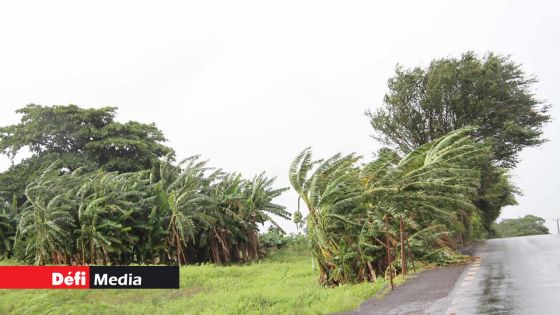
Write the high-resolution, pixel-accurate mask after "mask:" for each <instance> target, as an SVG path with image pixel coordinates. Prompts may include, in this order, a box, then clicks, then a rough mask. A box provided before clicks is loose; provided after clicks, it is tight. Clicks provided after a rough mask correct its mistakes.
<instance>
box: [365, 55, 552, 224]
mask: <svg viewBox="0 0 560 315" xmlns="http://www.w3.org/2000/svg"><path fill="white" fill-rule="evenodd" d="M536 82H537V80H536V79H535V78H534V77H530V76H527V75H526V74H525V73H524V72H523V70H522V69H521V66H520V65H519V64H516V63H515V62H513V61H512V60H511V59H510V58H509V57H506V56H501V55H497V54H492V53H490V54H488V55H486V56H485V57H483V58H478V57H477V55H476V54H474V53H473V52H467V53H465V54H463V55H462V56H461V57H460V58H443V59H438V60H434V61H432V62H431V63H430V65H429V66H428V67H426V68H421V67H416V68H413V69H403V68H402V67H400V66H398V67H397V69H396V73H395V76H394V77H392V78H391V79H389V82H388V85H389V92H388V93H387V94H386V95H385V98H384V103H383V107H382V108H380V109H378V110H377V111H375V112H367V113H366V114H367V116H368V117H369V119H370V123H371V125H372V127H373V128H374V129H375V131H376V134H375V135H374V138H375V139H377V140H379V141H381V142H383V143H385V144H387V145H390V146H392V147H394V148H397V149H398V150H399V151H401V152H405V153H407V152H411V151H412V150H415V149H416V148H418V147H420V146H422V145H424V144H426V143H428V142H430V141H432V140H434V139H437V138H439V137H441V136H443V135H445V134H447V133H449V132H451V131H453V130H457V129H459V128H462V127H465V126H469V125H471V126H477V128H476V129H474V130H473V137H474V139H475V140H476V141H477V142H484V143H488V144H490V145H491V152H492V154H491V155H489V157H488V159H486V160H483V161H481V162H480V163H481V165H480V166H479V167H480V169H481V170H482V177H481V183H480V189H479V192H478V194H477V195H476V196H474V197H473V199H472V202H473V203H474V204H475V205H476V206H477V207H478V209H479V210H480V216H481V219H482V223H483V226H484V228H485V229H486V231H487V232H489V231H490V226H491V224H492V222H494V221H495V220H496V218H498V216H499V215H500V211H501V209H502V208H503V207H505V206H508V205H514V204H516V201H515V194H519V193H520V192H519V190H518V189H517V188H516V187H515V186H514V185H513V184H511V182H510V180H509V177H508V175H507V173H506V171H505V170H506V169H508V168H513V167H515V165H516V164H517V162H518V161H519V159H518V154H519V152H520V151H521V150H522V149H523V148H525V147H530V146H537V145H540V144H541V143H543V142H544V141H545V140H544V139H543V138H542V128H543V126H544V124H545V123H547V122H549V121H550V116H549V115H548V109H549V106H548V105H546V104H544V102H542V101H540V100H538V99H536V98H535V95H534V94H533V92H532V89H533V85H534V84H535V83H536ZM466 223H468V222H466ZM465 228H467V229H468V226H465Z"/></svg>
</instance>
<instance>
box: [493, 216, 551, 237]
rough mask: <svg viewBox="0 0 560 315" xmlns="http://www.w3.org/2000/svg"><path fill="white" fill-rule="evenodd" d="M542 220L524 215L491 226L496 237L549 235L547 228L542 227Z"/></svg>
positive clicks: (543, 221)
mask: <svg viewBox="0 0 560 315" xmlns="http://www.w3.org/2000/svg"><path fill="white" fill-rule="evenodd" d="M544 223H545V220H544V219H543V218H540V217H537V216H534V215H530V214H529V215H526V216H524V217H523V218H518V219H505V220H502V221H501V222H500V223H496V224H494V225H493V226H492V228H493V229H494V231H495V233H496V237H514V236H526V235H541V234H549V233H550V232H549V231H548V228H547V227H546V226H544Z"/></svg>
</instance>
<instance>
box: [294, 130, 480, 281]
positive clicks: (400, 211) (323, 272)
mask: <svg viewBox="0 0 560 315" xmlns="http://www.w3.org/2000/svg"><path fill="white" fill-rule="evenodd" d="M469 132H471V129H470V128H464V129H461V130H458V131H456V132H453V133H450V134H449V135H446V136H444V137H442V138H440V139H437V140H435V141H432V142H429V143H428V144H426V145H424V146H422V147H420V148H418V149H416V150H414V151H412V152H411V153H409V154H407V155H406V156H404V157H402V158H401V157H399V156H398V154H397V153H395V152H392V151H390V150H383V151H382V152H381V153H380V154H379V157H378V158H377V159H376V160H374V161H372V162H370V163H367V164H366V165H364V166H362V167H360V166H358V165H357V162H358V160H359V157H357V156H356V155H354V154H350V155H346V156H343V155H341V154H337V155H335V156H333V157H331V158H329V159H327V160H324V161H322V160H317V161H314V160H313V159H312V154H311V151H310V149H309V148H307V149H305V150H304V151H303V152H302V153H300V154H299V155H298V156H297V157H296V158H295V160H294V161H293V163H292V165H291V168H290V183H291V185H292V187H293V188H294V189H295V190H296V192H297V193H298V194H299V196H300V198H301V200H302V201H303V202H304V204H305V205H306V206H307V208H308V210H309V214H308V216H307V233H308V236H309V238H310V241H311V243H312V253H313V257H314V259H315V260H316V262H317V264H318V267H319V272H320V281H321V283H324V284H329V285H333V284H334V285H336V284H340V283H348V282H357V281H364V280H375V278H376V277H377V274H379V273H385V272H386V269H387V267H389V265H388V262H387V255H386V254H385V253H386V252H387V244H388V246H389V248H388V252H389V253H391V251H393V250H394V249H395V247H398V246H400V247H401V252H403V251H404V250H405V248H404V238H403V237H406V238H407V239H409V238H410V239H411V241H412V239H413V238H417V240H415V244H413V245H417V246H416V247H417V248H415V250H417V251H423V252H427V253H428V254H430V253H432V254H433V250H434V249H440V248H449V247H453V246H454V244H453V242H452V239H451V235H452V234H453V233H454V232H458V231H461V225H460V224H459V223H460V221H459V217H460V215H461V214H462V213H464V212H466V211H469V210H472V209H474V205H473V204H472V202H471V201H470V199H471V196H472V195H473V194H475V193H476V190H477V188H478V185H479V183H480V170H479V168H478V167H477V165H478V163H479V160H480V159H481V158H482V157H484V156H485V155H486V154H488V153H487V149H486V148H485V147H484V146H482V145H479V144H476V143H474V141H473V140H472V139H471V138H470V137H469V135H468V134H469ZM401 224H402V225H401ZM427 230H431V232H430V233H426V232H427ZM405 234H406V236H405ZM408 235H411V236H410V237H408ZM401 236H402V237H401ZM384 238H385V239H386V241H382V239H384ZM399 238H400V239H401V242H400V244H399V241H398V239H399ZM419 245H421V246H422V247H424V249H421V250H420V249H419V247H420V246H419ZM405 256H406V255H402V256H401V257H405ZM405 261H406V258H405V260H404V261H403V260H402V258H401V261H400V262H399V264H400V268H401V271H402V270H403V268H404V267H403V266H404V265H405Z"/></svg>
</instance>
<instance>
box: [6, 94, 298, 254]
mask: <svg viewBox="0 0 560 315" xmlns="http://www.w3.org/2000/svg"><path fill="white" fill-rule="evenodd" d="M20 112H21V113H23V114H24V115H23V117H22V122H21V124H18V125H14V126H9V127H4V128H2V129H1V131H2V137H1V138H0V147H2V148H3V150H4V151H5V152H8V154H9V155H10V156H13V155H15V154H16V153H17V152H18V151H19V150H20V149H21V147H22V146H27V147H29V148H30V150H31V152H32V153H33V154H32V156H31V157H30V158H27V159H25V160H23V161H22V162H20V163H19V164H16V165H14V166H12V167H11V168H10V169H9V170H8V171H7V172H5V173H4V174H2V175H1V176H0V184H4V185H5V186H3V187H4V188H5V189H6V190H5V191H3V194H4V198H5V199H4V201H3V203H2V204H1V205H0V236H2V240H1V242H0V257H5V258H12V257H13V258H15V259H17V260H19V261H22V262H26V263H30V264H35V265H44V264H104V265H106V264H119V265H127V264H133V263H134V264H171V265H184V264H187V263H199V262H213V263H217V264H227V263H232V262H245V261H251V260H255V259H258V258H260V255H261V253H260V251H259V237H258V235H259V225H260V224H262V223H264V222H271V223H272V224H276V223H275V222H274V221H273V219H272V218H271V216H270V215H276V216H278V217H283V218H290V213H289V212H287V211H286V210H285V209H284V207H283V206H280V205H278V204H275V203H273V199H274V198H275V197H277V196H278V195H280V194H281V193H282V192H283V191H284V190H286V188H274V187H273V185H274V178H268V177H267V176H266V175H265V174H264V173H261V174H260V175H257V176H255V177H253V178H252V179H246V178H243V177H242V176H241V174H237V173H227V172H225V171H222V170H221V169H215V168H212V167H209V166H208V163H207V161H204V160H201V159H200V158H199V157H198V156H193V157H190V158H187V159H185V160H182V161H180V162H174V158H173V153H172V150H171V149H169V148H166V147H164V146H163V145H161V144H160V143H159V142H161V141H163V137H162V136H161V135H160V133H159V132H158V131H157V129H156V128H155V127H154V126H152V125H141V124H138V123H134V122H129V123H127V124H124V125H123V124H119V123H115V122H113V121H112V119H113V116H112V115H113V113H114V109H113V108H102V109H98V110H96V109H81V108H78V107H76V106H54V107H42V106H36V105H30V106H27V107H25V108H24V109H22V110H21V111H20ZM59 124H60V125H59ZM129 128H134V129H133V130H132V131H130V130H129ZM156 135H159V136H156ZM88 139H89V140H88ZM92 139H93V140H92ZM115 151H117V152H120V153H118V154H117V155H116V157H115V158H113V155H115V153H114V152H115ZM144 151H149V152H150V153H145V152H144ZM164 153H165V154H166V156H165V157H163V156H161V155H163V154H164ZM76 160H78V161H79V163H78V162H76ZM74 162H76V163H77V164H73V163H74ZM30 174H31V175H30Z"/></svg>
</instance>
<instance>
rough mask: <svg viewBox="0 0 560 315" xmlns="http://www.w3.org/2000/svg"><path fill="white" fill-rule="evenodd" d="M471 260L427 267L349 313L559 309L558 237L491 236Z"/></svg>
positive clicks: (396, 314)
mask: <svg viewBox="0 0 560 315" xmlns="http://www.w3.org/2000/svg"><path fill="white" fill-rule="evenodd" d="M474 256H475V257H476V258H475V260H474V262H472V263H469V264H466V265H456V266H451V267H446V268H439V269H432V270H427V271H424V272H422V273H420V274H419V275H418V277H417V278H416V279H412V280H409V281H407V282H406V283H405V284H404V285H402V286H398V287H396V288H395V290H394V291H392V292H391V293H390V294H388V295H387V296H385V297H383V298H372V299H370V300H368V301H366V302H365V303H363V304H362V305H361V306H360V308H359V309H357V310H355V311H353V312H350V313H348V314H383V315H402V314H457V315H464V314H538V315H543V314H544V315H546V314H560V237H559V236H558V235H539V236H526V237H514V238H504V239H495V240H489V241H486V242H483V243H481V244H480V245H478V247H477V249H476V252H475V254H474Z"/></svg>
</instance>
